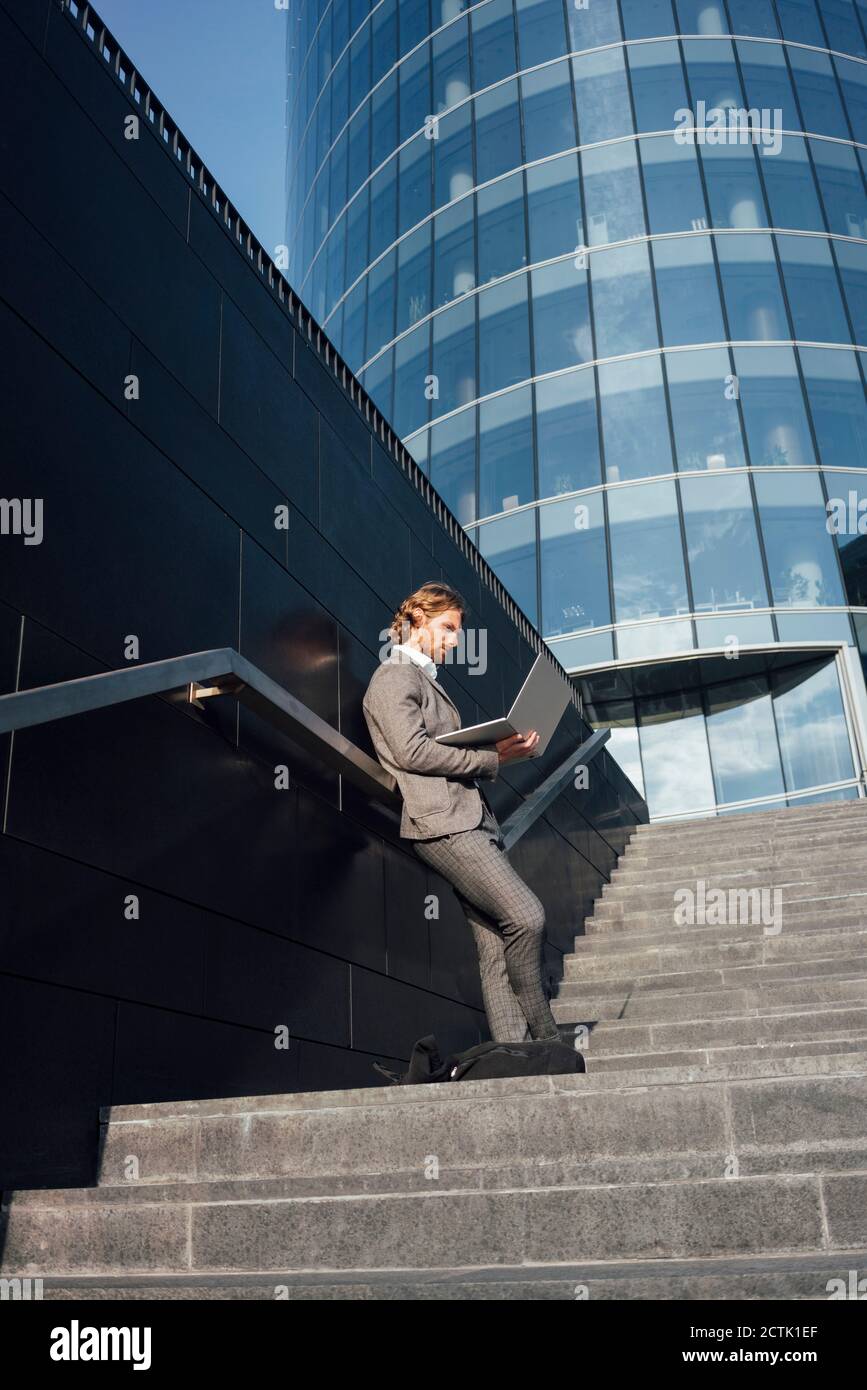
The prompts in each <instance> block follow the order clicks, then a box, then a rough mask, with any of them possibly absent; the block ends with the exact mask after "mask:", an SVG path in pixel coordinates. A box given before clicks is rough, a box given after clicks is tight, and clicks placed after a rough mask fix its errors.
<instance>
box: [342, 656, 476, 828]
mask: <svg viewBox="0 0 867 1390" xmlns="http://www.w3.org/2000/svg"><path fill="white" fill-rule="evenodd" d="M361 705H362V709H363V710H364V717H365V719H366V721H367V727H368V729H369V730H370V737H371V739H372V740H373V746H374V748H375V749H376V755H377V757H378V758H379V761H380V762H381V763H382V765H383V767H385V768H387V769H388V771H389V772H390V773H391V774H392V776H393V777H394V778H395V779H396V781H397V784H398V787H399V788H400V792H401V795H402V797H403V810H402V813H401V819H400V834H401V837H402V838H403V839H405V840H432V839H434V837H435V836H437V835H453V834H455V833H456V832H457V831H458V830H474V829H475V828H476V826H477V825H478V824H479V822H480V821H481V819H482V813H483V804H482V797H481V793H480V791H479V788H478V787H477V786H476V785H475V781H474V779H475V778H476V777H482V778H487V779H488V780H493V778H495V777H496V776H497V773H498V772H499V768H500V758H499V754H498V753H497V750H496V748H449V747H447V746H446V745H445V744H442V743H437V742H435V739H434V735H435V734H448V733H451V732H452V731H453V730H454V729H459V728H460V727H461V716H460V714H459V713H458V709H457V706H456V705H455V704H454V702H453V701H452V700H450V699H449V697H448V695H447V694H446V692H445V691H444V690H443V688H442V686H441V685H439V684H438V683H437V681H435V680H434V678H433V676H430V675H428V673H427V671H425V670H424V669H423V667H421V666H420V665H419V664H418V662H416V661H411V660H405V659H404V660H401V658H400V657H399V656H398V655H396V654H395V653H392V654H391V655H390V656H389V658H388V659H387V660H386V661H384V662H382V664H381V665H379V666H378V667H377V669H376V670H375V671H374V673H373V675H372V676H371V678H370V684H369V685H368V687H367V690H366V692H365V695H364V699H363V700H362V702H361ZM492 814H493V813H492ZM495 819H496V818H495Z"/></svg>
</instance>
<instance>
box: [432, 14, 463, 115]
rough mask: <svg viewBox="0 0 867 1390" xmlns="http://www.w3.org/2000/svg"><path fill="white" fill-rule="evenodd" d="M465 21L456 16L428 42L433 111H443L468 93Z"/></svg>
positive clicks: (436, 112) (461, 99)
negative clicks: (430, 53) (454, 20)
mask: <svg viewBox="0 0 867 1390" xmlns="http://www.w3.org/2000/svg"><path fill="white" fill-rule="evenodd" d="M467 39H468V35H467V21H466V19H459V20H458V21H457V22H456V23H455V24H450V25H449V26H448V28H447V29H443V31H442V32H441V33H440V34H437V35H436V36H435V37H434V39H433V40H432V42H431V47H432V49H433V113H434V115H436V114H438V113H439V112H440V111H445V110H446V108H447V107H449V106H454V105H455V103H456V102H458V101H463V99H464V97H466V96H469V94H470V56H469V49H468V42H467Z"/></svg>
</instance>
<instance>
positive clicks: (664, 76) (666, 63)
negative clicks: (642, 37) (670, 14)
mask: <svg viewBox="0 0 867 1390" xmlns="http://www.w3.org/2000/svg"><path fill="white" fill-rule="evenodd" d="M639 3H640V5H641V8H642V11H643V10H644V3H645V0H639ZM666 3H667V0H666ZM667 32H668V33H669V34H670V33H672V32H673V31H672V30H671V29H669V30H667ZM626 53H627V60H628V63H629V75H630V77H631V78H632V95H633V99H634V101H635V120H636V124H637V129H638V130H673V129H674V126H675V112H676V111H677V110H679V109H680V108H681V107H687V106H689V97H688V96H687V92H686V83H685V81H684V77H683V69H682V67H681V63H680V52H679V49H678V46H677V44H676V43H640V44H635V45H633V46H631V47H630V48H627V50H626Z"/></svg>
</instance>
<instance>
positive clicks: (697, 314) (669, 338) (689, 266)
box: [653, 237, 726, 347]
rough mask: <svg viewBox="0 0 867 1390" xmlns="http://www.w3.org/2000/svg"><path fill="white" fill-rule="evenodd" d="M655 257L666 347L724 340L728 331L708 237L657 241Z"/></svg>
mask: <svg viewBox="0 0 867 1390" xmlns="http://www.w3.org/2000/svg"><path fill="white" fill-rule="evenodd" d="M653 260H654V265H655V268H656V288H657V293H658V294H659V313H660V318H661V320H662V340H663V342H664V343H665V344H666V346H667V347H677V346H680V345H681V344H686V343H719V342H723V341H724V340H725V336H726V332H725V328H724V326H723V319H722V310H721V308H720V302H719V289H718V287H717V276H716V266H715V265H714V260H713V251H712V249H711V244H710V240H709V238H707V237H677V238H675V239H673V240H671V241H657V242H655V243H654V246H653Z"/></svg>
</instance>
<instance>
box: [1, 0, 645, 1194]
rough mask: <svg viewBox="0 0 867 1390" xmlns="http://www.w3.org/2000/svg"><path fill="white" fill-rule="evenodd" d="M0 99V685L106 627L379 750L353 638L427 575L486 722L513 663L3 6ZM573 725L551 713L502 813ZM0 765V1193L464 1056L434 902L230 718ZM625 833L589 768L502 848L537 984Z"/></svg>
mask: <svg viewBox="0 0 867 1390" xmlns="http://www.w3.org/2000/svg"><path fill="white" fill-rule="evenodd" d="M0 81H2V89H3V91H4V95H5V98H6V100H5V102H4V120H3V122H2V124H0V168H2V180H0V228H2V243H3V246H2V255H0V343H2V361H3V371H2V373H0V418H2V421H3V432H4V439H3V463H2V470H3V471H2V481H0V494H2V496H3V497H6V498H18V497H29V498H35V497H38V498H42V499H43V505H44V525H45V532H44V537H43V540H42V543H41V544H40V545H33V546H26V545H24V543H23V539H22V538H21V537H20V536H14V535H3V536H0V693H2V692H9V691H12V690H15V689H22V690H23V689H27V688H30V687H33V686H37V685H43V684H46V683H50V682H55V681H62V680H66V679H69V678H72V677H78V676H82V675H88V674H92V673H94V672H98V671H102V670H107V669H112V668H118V667H122V666H124V665H125V663H126V660H127V657H126V650H125V644H126V643H127V641H128V639H129V638H130V637H131V636H134V637H136V638H137V639H138V642H139V644H140V646H139V659H140V660H142V661H154V660H158V659H160V658H162V657H168V656H175V655H180V654H182V653H184V652H190V651H198V650H202V649H203V648H207V647H217V646H236V647H237V648H238V649H239V650H240V651H241V652H243V653H244V655H245V656H247V657H248V658H249V659H250V660H251V661H253V662H254V663H255V664H256V665H258V666H260V667H262V668H263V669H264V670H265V671H267V672H268V673H269V674H270V675H271V676H272V677H273V678H274V679H276V680H277V681H279V682H280V683H281V684H282V685H283V686H285V687H286V688H287V689H288V690H290V691H291V692H292V693H293V694H295V695H297V696H298V697H299V698H300V699H302V700H303V701H304V702H305V703H306V704H308V705H309V706H310V707H311V708H312V709H314V710H315V711H316V712H317V713H318V714H319V715H321V716H322V717H323V718H324V719H327V720H328V721H329V722H330V723H331V724H333V725H334V726H336V727H339V728H340V729H341V730H343V731H344V732H345V733H346V734H347V736H348V737H350V738H351V739H353V740H354V741H355V742H357V743H358V744H360V745H361V746H363V747H365V748H366V749H367V750H368V751H371V752H372V749H371V748H370V744H369V740H368V737H367V730H366V727H365V724H364V720H363V716H362V713H361V708H360V700H361V696H362V694H363V691H364V689H365V686H366V684H367V682H368V680H369V679H370V676H371V674H372V673H373V671H374V669H375V667H376V663H377V660H378V652H379V649H380V646H381V642H382V638H381V637H380V633H381V631H382V630H383V629H384V628H385V627H386V625H387V623H388V621H389V619H390V617H391V614H392V613H393V611H394V609H395V608H396V606H397V605H398V603H399V602H400V601H401V599H402V598H403V597H404V596H405V594H406V593H407V592H408V591H409V590H410V589H411V588H412V587H414V586H415V585H417V584H419V583H421V582H423V581H424V580H426V579H431V578H445V579H447V580H449V581H450V582H452V583H454V584H456V585H457V586H458V588H459V589H460V590H461V591H462V592H463V594H464V595H465V597H466V598H467V600H468V602H469V604H470V612H469V613H468V615H467V626H468V627H472V628H484V629H486V631H487V637H488V670H487V672H486V674H484V675H483V676H471V675H470V674H469V673H468V672H467V671H466V670H462V669H460V668H457V667H455V668H446V669H445V670H444V671H443V672H442V673H441V676H442V679H443V681H444V683H445V685H446V687H447V688H448V690H449V693H450V694H451V695H452V696H453V698H454V699H455V700H456V702H457V703H458V705H459V707H460V709H461V713H462V716H463V717H464V719H465V721H467V720H469V721H472V720H476V719H478V718H480V717H488V716H490V715H493V714H498V713H500V712H501V709H502V705H503V702H504V699H505V700H506V701H508V699H510V698H511V696H512V694H513V692H514V690H515V688H516V686H517V684H518V683H519V681H520V679H521V677H522V675H523V674H524V673H525V672H526V671H527V669H528V668H529V665H530V663H531V661H532V659H533V655H534V653H533V651H532V650H531V648H530V647H529V645H528V644H527V643H526V642H525V640H524V638H523V636H522V634H521V633H520V631H519V630H518V628H516V627H515V625H514V624H513V623H512V621H511V620H510V618H509V616H508V615H507V613H506V611H505V610H504V609H503V608H502V607H501V605H500V604H499V602H498V601H497V599H496V598H495V596H494V595H493V594H492V592H491V591H490V590H489V589H488V588H487V587H486V585H485V584H484V583H483V582H482V581H481V580H480V577H479V575H478V573H477V572H476V570H475V569H474V568H473V567H472V565H470V564H469V563H468V561H467V559H466V558H465V557H464V555H463V554H462V553H461V552H460V550H459V549H458V547H457V546H456V545H455V544H454V542H453V541H452V539H451V538H450V536H449V534H448V532H447V531H446V530H445V529H444V528H443V526H442V525H441V524H440V522H439V520H438V518H437V517H436V515H435V514H434V512H433V511H432V510H431V509H430V508H429V507H428V506H427V504H426V502H425V501H424V499H423V498H422V497H421V496H420V495H419V493H418V492H417V491H416V490H415V488H414V486H413V485H412V483H411V482H410V481H409V480H408V478H406V477H405V476H404V474H403V473H402V471H401V469H400V468H399V466H398V465H397V464H396V463H395V462H394V461H393V459H392V458H391V457H390V455H389V454H388V453H387V452H386V450H385V449H384V448H383V446H382V444H381V442H380V441H379V439H378V438H377V437H376V436H375V435H374V433H373V432H372V430H371V428H370V427H369V425H368V424H367V422H366V421H365V420H364V419H363V418H362V416H361V415H360V414H359V412H358V410H357V409H356V407H355V406H354V404H353V403H352V401H351V400H350V399H349V397H348V396H347V395H346V394H345V393H344V392H343V390H342V389H341V387H340V386H339V384H338V383H337V381H336V380H335V378H334V377H333V375H332V374H331V372H330V371H329V370H328V369H327V368H326V366H325V365H324V363H323V362H322V361H321V360H320V358H319V357H318V356H317V355H316V353H315V352H314V351H313V349H312V348H311V346H310V345H309V344H308V343H307V342H306V341H305V340H304V338H302V336H301V334H300V333H299V331H298V329H297V327H296V325H295V323H294V321H293V319H292V318H291V317H290V315H289V313H288V312H287V310H286V308H285V307H284V306H283V305H282V304H280V303H279V301H278V300H277V298H276V296H275V295H274V294H273V293H272V291H271V290H269V288H268V287H267V285H265V284H264V283H263V282H262V281H261V280H260V278H259V276H258V275H257V274H256V272H255V271H254V270H253V269H252V267H251V266H250V265H249V264H248V263H247V261H246V258H245V256H244V255H243V254H242V253H241V251H240V250H239V249H238V247H237V246H235V245H234V244H233V242H232V238H231V236H230V235H229V233H228V232H227V230H226V229H225V227H224V226H223V225H222V224H221V222H220V221H219V220H218V218H217V217H216V215H215V214H214V212H213V211H212V210H211V208H210V207H209V206H207V205H206V204H205V203H204V202H203V201H202V200H201V198H200V196H199V195H198V193H197V192H196V191H195V190H193V189H191V187H190V185H189V182H188V180H187V178H186V176H185V175H184V173H183V172H182V171H181V170H180V169H179V168H177V167H176V165H175V163H174V162H173V160H172V157H171V155H170V154H169V153H168V152H167V151H166V150H165V149H164V148H160V140H159V137H158V136H157V135H156V134H155V133H154V132H153V131H152V130H150V129H149V128H147V126H145V128H143V129H142V131H141V137H140V139H138V140H136V141H130V140H126V139H125V138H124V133H123V131H124V124H123V123H124V117H126V116H128V115H129V113H130V111H131V110H133V109H134V107H133V106H132V105H131V103H130V101H129V100H128V98H127V96H126V95H125V94H124V92H123V91H121V89H120V87H119V85H118V84H117V82H116V81H115V79H114V78H113V77H112V75H111V73H110V72H109V71H108V70H107V68H106V66H105V64H104V63H103V62H102V60H101V59H100V57H99V56H98V54H97V53H96V52H95V50H94V48H93V47H92V46H91V45H89V44H88V43H87V42H86V41H85V40H84V39H83V38H82V36H81V35H80V33H79V32H78V31H77V30H76V28H75V26H74V25H73V24H72V23H71V21H70V20H69V18H68V17H67V16H65V15H64V14H63V13H62V12H61V11H60V9H59V8H58V7H57V6H56V5H55V4H54V3H52V2H51V0H26V3H25V0H0ZM130 374H132V375H133V376H134V377H135V378H136V379H137V381H138V395H137V398H132V399H129V398H128V393H127V392H126V391H125V383H126V379H127V377H128V376H129V375H130ZM281 505H285V506H287V507H288V509H289V516H290V523H289V529H288V533H287V532H286V531H285V530H278V529H276V528H275V526H274V513H275V508H277V507H279V506H281ZM584 732H585V730H584V728H583V726H582V723H581V720H580V718H579V716H578V714H577V711H576V710H574V709H570V711H569V712H568V716H567V718H566V720H564V723H563V725H562V726H561V729H560V730H559V732H558V736H557V739H556V740H555V742H554V744H552V747H551V748H550V750H549V752H548V755H547V757H546V759H545V760H544V765H543V766H541V767H540V766H538V765H537V766H533V767H529V768H527V767H524V768H516V769H515V770H514V771H509V772H507V773H506V774H505V775H503V776H502V777H501V778H499V779H498V781H497V783H496V784H494V786H493V789H492V791H491V793H490V794H491V797H492V801H493V803H494V805H495V809H496V810H497V812H498V814H500V815H501V816H503V815H506V814H508V813H509V811H510V810H511V809H513V807H515V806H516V805H518V804H519V802H520V800H521V797H522V795H523V794H525V793H526V792H527V791H528V790H529V789H530V788H531V787H532V786H533V785H534V784H535V783H536V781H537V780H538V779H539V778H541V777H543V776H544V775H545V774H546V772H547V771H549V770H550V768H551V767H553V766H554V765H555V764H556V763H557V762H558V761H559V760H560V759H562V758H565V757H566V756H568V753H569V750H570V748H574V747H575V746H576V745H577V743H578V742H580V740H581V737H582V735H583V733H584ZM280 764H285V765H286V766H287V767H288V769H289V774H290V776H289V781H290V786H289V788H288V789H287V790H277V789H276V788H275V785H274V768H275V766H277V765H280ZM0 775H2V790H3V800H2V804H3V821H2V835H0V1017H2V1020H3V1027H2V1036H0V1042H2V1063H0V1068H2V1075H0V1095H2V1109H3V1115H2V1127H0V1187H2V1186H6V1187H15V1186H19V1187H20V1186H40V1185H46V1184H47V1185H53V1184H63V1183H73V1184H75V1183H81V1182H89V1181H91V1180H92V1179H93V1177H94V1164H95V1159H96V1147H95V1146H96V1136H97V1113H98V1106H99V1105H104V1104H110V1103H118V1104H120V1103H124V1102H135V1101H147V1100H158V1099H168V1098H174V1097H197V1096H213V1095H231V1094H242V1095H243V1094H267V1093H271V1092H278V1091H286V1090H296V1089H305V1090H308V1089H319V1088H325V1089H328V1088H334V1087H340V1086H347V1085H368V1084H376V1082H377V1079H378V1078H377V1075H376V1073H374V1072H373V1070H372V1068H371V1063H372V1062H373V1061H374V1060H377V1059H379V1060H382V1061H385V1062H386V1063H387V1064H390V1065H392V1066H394V1065H399V1064H400V1062H401V1060H403V1059H405V1058H406V1057H407V1056H408V1053H409V1049H410V1047H411V1045H412V1043H413V1041H414V1040H415V1038H416V1037H418V1036H420V1035H421V1034H423V1033H426V1032H429V1031H434V1032H436V1034H437V1035H438V1037H439V1039H440V1041H441V1043H442V1044H443V1045H444V1046H445V1047H447V1048H453V1047H463V1046H469V1045H471V1044H472V1043H474V1042H476V1041H478V1040H479V1039H480V1038H482V1037H485V1036H487V1033H486V1031H485V1026H484V1015H483V1012H482V1009H481V998H480V992H479V986H478V969H477V964H476V960H475V956H474V951H473V948H472V941H471V937H470V933H469V932H468V931H467V928H466V924H465V921H464V918H463V914H462V913H461V911H460V909H459V907H458V905H457V903H456V901H455V899H454V898H453V896H452V894H451V891H450V890H449V889H448V888H447V886H446V885H444V884H442V883H441V882H440V881H438V880H436V879H435V877H434V876H433V875H431V874H429V873H428V872H427V871H426V870H425V868H424V866H422V865H421V863H420V862H419V861H418V860H417V859H416V858H415V857H414V856H413V855H412V853H411V852H407V849H406V848H405V846H404V845H402V844H401V842H400V840H399V837H398V834H397V819H396V817H395V816H394V814H393V813H386V812H385V811H384V810H383V809H382V808H381V807H379V806H378V805H375V804H372V803H371V802H369V801H367V800H366V799H365V798H364V797H362V796H361V795H360V794H358V793H356V792H355V791H353V789H352V788H349V787H346V786H341V782H340V778H339V777H338V776H337V775H336V774H335V773H332V772H330V771H329V770H328V769H325V768H323V767H322V766H320V765H319V764H318V763H317V762H316V760H315V759H314V758H312V757H311V756H309V755H307V754H305V753H303V752H301V751H299V750H298V749H297V748H296V747H295V746H294V745H293V744H292V743H291V742H289V741H288V740H287V739H285V738H284V737H282V736H281V735H279V734H277V733H275V732H274V731H273V730H272V729H271V728H270V727H269V726H268V725H266V724H265V723H263V722H262V721H261V720H260V719H258V718H257V717H256V716H254V715H252V714H251V713H249V712H248V711H245V710H240V711H239V710H238V708H237V707H236V706H235V705H234V704H233V703H232V702H231V701H227V700H224V701H217V702H214V703H210V704H208V705H207V706H206V707H205V709H203V710H198V709H195V708H192V707H189V706H182V705H178V704H177V703H176V702H174V701H171V700H169V699H152V700H147V701H143V702H139V703H137V704H134V705H128V706H124V707H121V708H119V709H114V710H109V711H104V712H98V713H95V714H91V715H82V716H79V717H77V718H75V719H74V720H67V721H61V722H59V723H56V724H48V725H44V726H42V727H39V728H34V729H27V730H23V731H19V732H18V733H16V734H15V735H14V738H10V736H6V737H5V738H0ZM645 818H646V811H645V809H644V806H643V803H642V802H641V801H640V799H639V797H638V795H637V793H636V792H635V789H634V788H633V787H632V786H631V785H630V784H629V782H628V781H627V780H626V779H625V777H624V776H623V774H622V773H621V772H620V770H619V769H618V768H617V766H616V764H614V763H613V761H612V760H611V759H610V758H608V756H607V755H604V756H603V757H601V758H600V759H599V760H598V761H597V762H596V763H595V764H594V769H593V776H592V779H591V787H590V789H589V790H587V791H584V792H570V793H569V794H567V795H564V796H562V797H561V798H560V800H559V801H558V802H557V804H556V805H555V806H554V807H553V808H552V810H551V811H550V813H549V814H548V816H547V818H546V819H544V820H542V821H540V822H539V823H538V825H537V827H536V829H535V831H534V832H533V833H532V834H531V835H529V836H528V837H527V838H526V840H525V841H524V842H522V843H521V845H520V847H519V848H518V849H517V850H516V851H515V852H514V857H515V861H516V863H517V864H518V867H519V869H520V870H521V872H523V873H524V874H525V875H526V876H527V878H528V879H529V881H530V882H531V883H532V885H533V887H534V888H535V889H536V891H537V892H538V893H539V895H540V896H541V897H542V898H543V900H544V902H545V905H546V908H547V911H548V943H549V944H548V956H549V963H550V968H551V972H552V975H553V976H554V977H556V976H557V974H558V964H559V962H560V960H561V959H562V954H563V952H564V951H568V950H569V949H570V946H571V941H572V937H573V935H574V934H575V933H576V932H579V931H580V930H581V924H582V921H583V917H584V915H585V913H586V912H587V910H588V909H589V906H590V903H591V902H592V900H593V898H594V896H595V895H596V894H597V892H598V891H599V888H600V885H601V883H602V882H603V881H604V879H605V878H606V876H607V875H608V874H609V873H610V870H611V867H612V865H613V863H614V861H615V859H616V855H617V852H618V850H619V849H620V848H621V847H622V844H623V841H624V839H625V838H626V837H627V836H628V834H629V831H630V829H631V827H632V826H633V825H634V824H635V822H636V820H641V819H645ZM433 891H436V892H438V893H439V894H440V902H441V917H440V920H439V921H428V920H427V918H426V916H425V910H424V909H425V895H426V894H427V893H429V892H433ZM281 1026H285V1027H286V1029H288V1032H289V1035H290V1038H291V1042H290V1046H289V1047H288V1049H279V1048H277V1047H275V1029H278V1028H280V1027H281Z"/></svg>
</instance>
